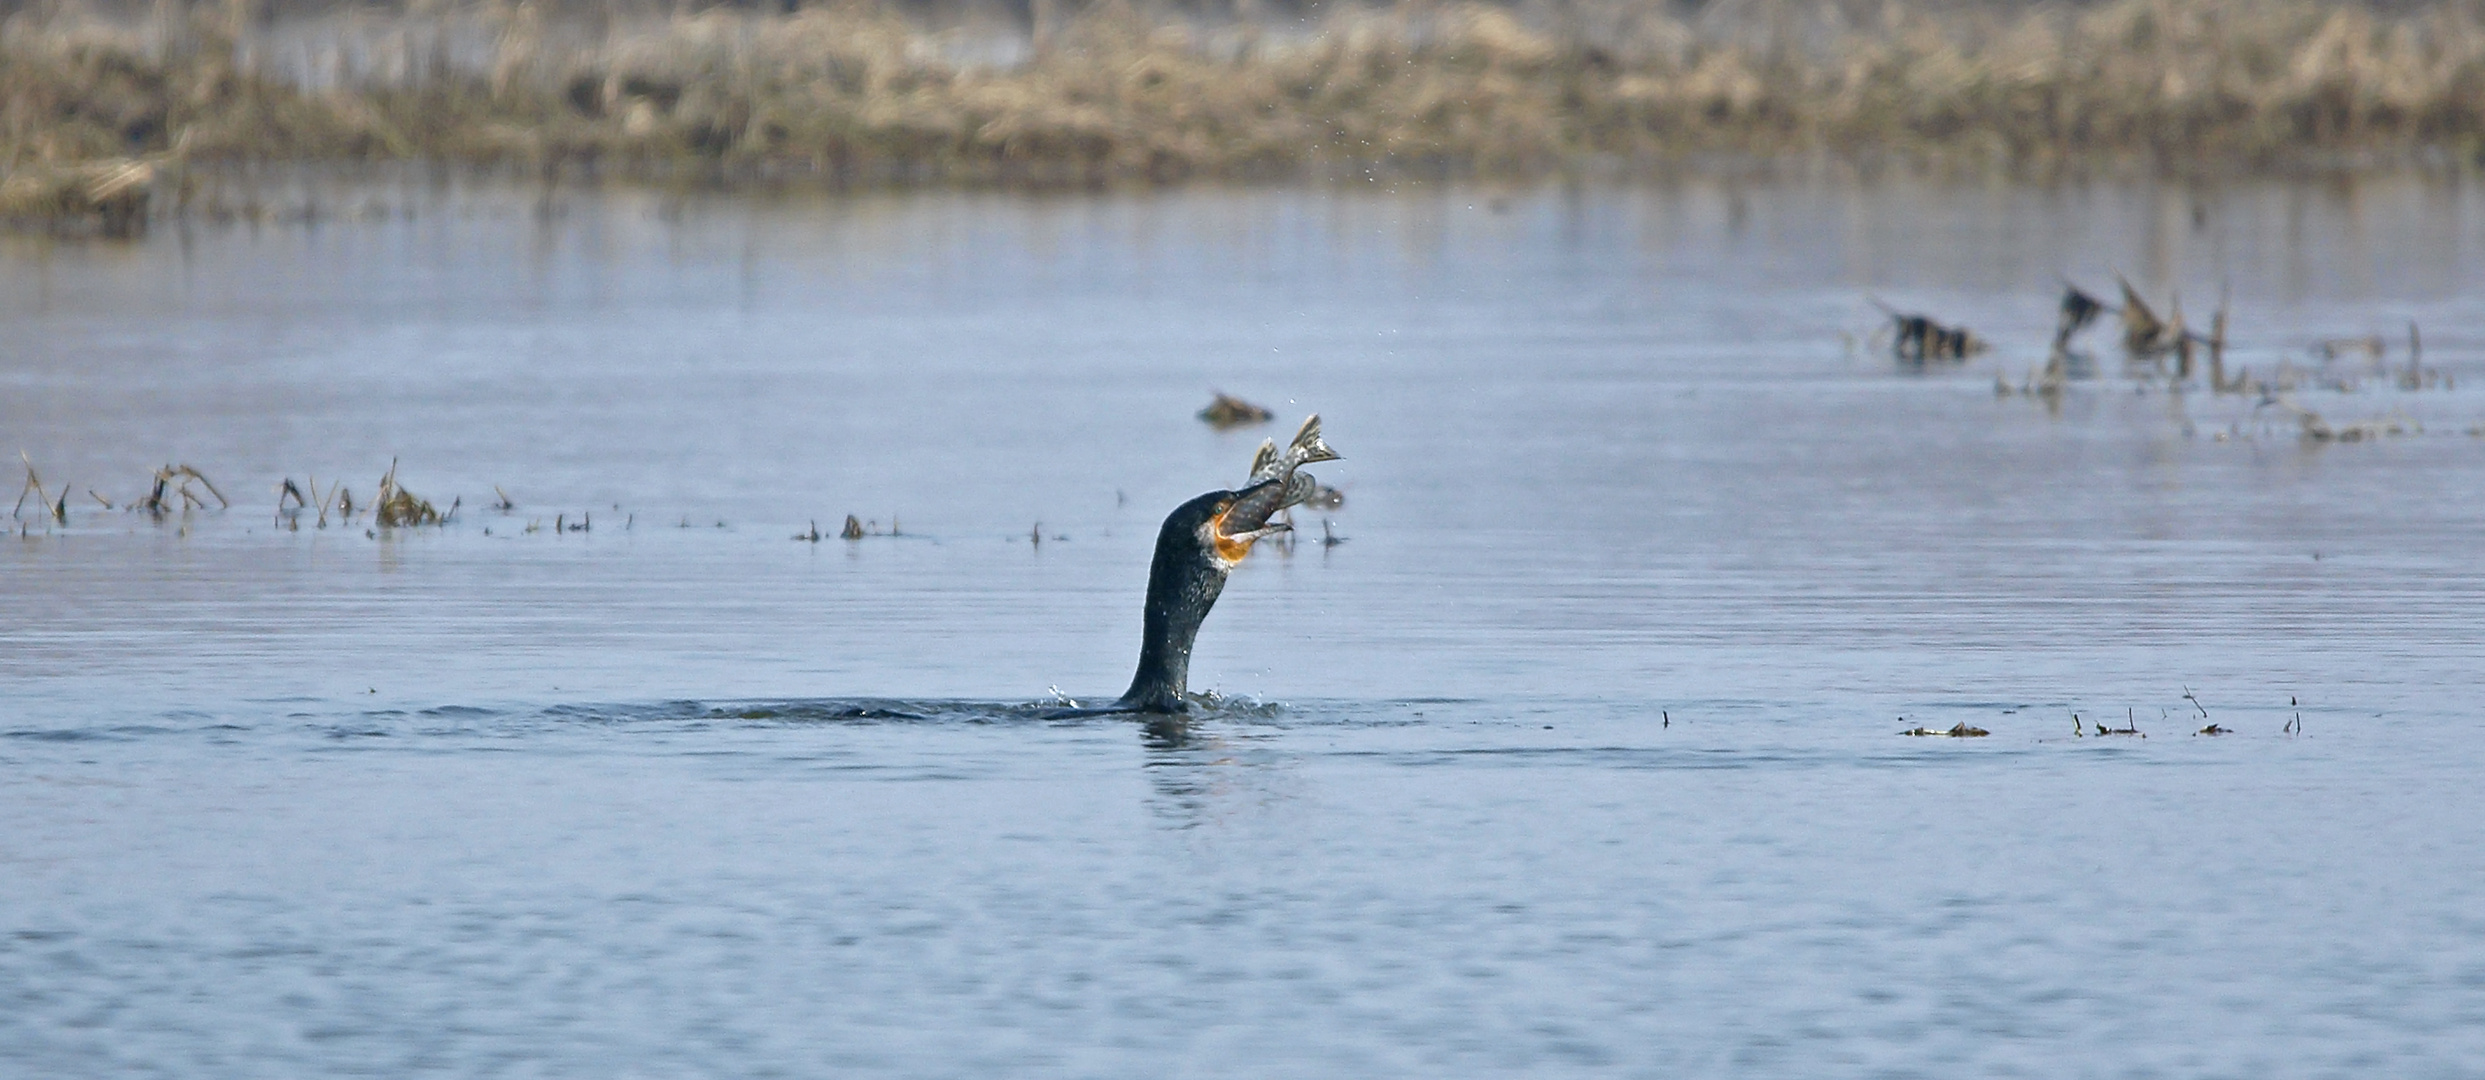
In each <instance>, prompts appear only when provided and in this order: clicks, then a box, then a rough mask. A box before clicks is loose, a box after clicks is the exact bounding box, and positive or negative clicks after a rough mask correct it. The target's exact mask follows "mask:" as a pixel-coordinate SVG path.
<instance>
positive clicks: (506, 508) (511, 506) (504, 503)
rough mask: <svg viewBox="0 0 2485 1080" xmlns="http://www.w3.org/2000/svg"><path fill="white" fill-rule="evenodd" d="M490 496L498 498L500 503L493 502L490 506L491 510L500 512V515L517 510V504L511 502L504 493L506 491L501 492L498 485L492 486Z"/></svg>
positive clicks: (506, 493) (507, 494)
mask: <svg viewBox="0 0 2485 1080" xmlns="http://www.w3.org/2000/svg"><path fill="white" fill-rule="evenodd" d="M492 494H494V495H498V496H500V501H499V502H495V503H493V504H492V509H494V510H498V511H500V512H501V513H504V514H506V513H508V512H510V511H512V510H515V509H517V508H518V504H517V503H516V502H514V501H512V500H511V499H510V498H509V493H508V492H506V491H502V490H501V489H500V485H499V484H494V485H492Z"/></svg>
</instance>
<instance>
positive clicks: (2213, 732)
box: [2192, 724, 2235, 735]
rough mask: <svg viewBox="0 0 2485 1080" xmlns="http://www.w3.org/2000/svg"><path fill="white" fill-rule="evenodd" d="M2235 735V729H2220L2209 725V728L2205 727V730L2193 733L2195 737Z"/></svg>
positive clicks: (2214, 725)
mask: <svg viewBox="0 0 2485 1080" xmlns="http://www.w3.org/2000/svg"><path fill="white" fill-rule="evenodd" d="M2234 733H2235V729H2233V728H2227V727H2219V726H2217V725H2216V724H2211V725H2209V726H2208V727H2205V728H2202V729H2200V730H2198V731H2195V732H2192V734H2194V735H2232V734H2234Z"/></svg>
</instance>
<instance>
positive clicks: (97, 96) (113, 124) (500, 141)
mask: <svg viewBox="0 0 2485 1080" xmlns="http://www.w3.org/2000/svg"><path fill="white" fill-rule="evenodd" d="M1039 8H1040V9H1042V6H1041V5H1039ZM425 10H427V11H428V12H429V13H428V14H423V15H413V14H402V15H386V16H377V15H373V16H357V15H343V16H338V17H337V18H335V19H332V20H330V22H329V23H326V24H321V25H320V26H314V27H310V28H309V30H308V31H307V32H306V31H305V30H304V28H303V27H300V26H295V27H291V28H287V27H283V26H281V25H277V24H271V23H269V22H268V21H267V20H265V19H263V18H260V17H259V16H257V15H256V14H254V9H253V8H252V7H251V6H250V4H249V3H247V2H244V0H236V2H233V3H226V4H217V5H208V6H196V7H190V8H186V9H180V8H173V7H159V8H158V9H157V12H158V13H157V15H156V16H155V17H154V18H152V19H149V20H146V21H143V22H141V23H139V24H136V25H132V24H128V23H116V22H113V21H110V20H106V19H102V18H99V17H94V16H89V15H82V14H79V13H78V12H77V10H76V9H75V8H71V7H54V8H50V9H47V11H48V13H46V14H33V13H25V14H20V15H18V16H15V17H13V18H11V19H9V20H8V21H7V22H6V23H5V24H4V25H0V169H4V170H5V171H6V179H5V180H0V213H15V214H19V215H26V214H38V215H40V214H50V215H59V214H78V213H87V212H90V211H91V210H92V208H91V207H87V206H86V205H85V203H86V202H91V201H92V200H87V199H86V196H85V194H84V193H85V191H86V190H87V189H89V188H92V187H94V186H95V181H94V177H95V175H97V174H98V171H99V170H101V169H105V168H108V167H112V166H113V165H115V164H119V163H136V164H140V165H144V166H147V167H149V168H150V169H163V170H168V171H167V173H166V175H168V176H170V175H177V169H178V166H179V165H181V164H183V163H189V162H201V161H237V160H239V161H279V160H281V161H310V160H315V161H359V160H404V159H433V160H442V161H450V162H465V163H475V164H483V165H493V166H503V167H507V166H517V167H524V168H543V169H548V170H549V169H561V170H572V169H584V170H593V171H597V172H601V173H607V174H617V175H637V176H665V177H698V178H708V179H719V180H733V179H737V178H748V177H815V178H818V179H820V180H821V181H823V182H827V183H834V184H853V185H889V184H897V185H907V184H953V185H1028V186H1040V185H1095V184H1112V183H1120V182H1144V183H1162V182H1173V181H1180V180H1184V179H1189V178H1203V177H1215V178H1276V177H1293V176H1303V175H1329V176H1339V175H1358V174H1361V173H1365V172H1374V173H1379V172H1387V173H1391V174H1400V175H1404V174H1420V175H1468V176H1471V175H1514V174H1528V173H1541V172H1545V171H1549V170H1558V169H1563V168H1568V167H1573V166H1576V165H1579V164H1581V163H1585V162H1597V163H1601V164H1603V165H1605V166H1608V167H1614V168H1619V169H1622V170H1626V171H1627V170H1630V169H1635V168H1659V167H1666V166H1667V165H1668V164H1669V163H1673V162H1679V161H1680V160H1682V159H1683V158H1685V157H1687V156H1692V155H1702V154H1730V155H1737V156H1752V157H1771V156H1779V155H1788V154H1823V153H1826V154H1831V155H1852V156H1880V157H1889V156H1896V157H1899V158H1918V159H1929V160H1941V161H1947V162H1953V163H1966V164H1968V165H1970V166H1973V167H1989V168H2003V169H2012V170H2021V171H2052V170H2058V169H2062V168H2070V167H2083V166H2085V165H2087V164H2089V163H2097V162H2115V163H2124V164H2134V163H2136V164H2139V165H2141V166H2144V167H2151V168H2160V169H2195V168H2272V167H2296V166H2306V165H2317V166H2325V167H2339V166H2342V165H2343V166H2347V167H2353V166H2355V165H2357V164H2360V163H2368V162H2381V161H2387V162H2391V163H2394V164H2395V163H2404V162H2407V161H2410V160H2414V161H2423V162H2432V163H2436V164H2439V165H2443V166H2446V167H2451V168H2460V169H2465V168H2473V167H2475V166H2476V165H2477V164H2478V162H2479V156H2480V154H2481V153H2485V0H2457V2H2449V0H2446V2H2442V3H2436V4H2431V5H2425V6H2420V7H2417V8H2414V9H2412V10H2394V11H2389V12H2382V11H2376V10H2371V9H2367V8H2364V7H2360V6H2354V5H2347V6H2341V5H2339V4H2335V3H2312V2H2308V0H2108V2H2106V3H2102V4H2096V5H2091V6H2082V7H2060V6H2045V5H2040V6H2033V7H2031V6H2026V5H2015V4H1996V5H1990V6H1988V5H1979V4H1973V3H1969V4H1964V5H1960V4H1950V5H1946V6H1943V7H1941V8H1939V9H1934V10H1919V9H1916V8H1911V7H1909V6H1907V5H1904V4H1861V3H1847V2H1842V0H1815V2H1798V0H1754V2H1748V3H1734V2H1730V0H1729V2H1721V3H1717V4H1712V5H1710V6H1709V7H1708V8H1707V9H1705V13H1704V14H1702V15H1700V16H1698V17H1696V18H1689V17H1677V16H1675V15H1671V14H1667V12H1668V11H1670V10H1671V9H1665V8H1651V7H1648V6H1646V5H1625V4H1613V5H1609V6H1606V7H1602V8H1599V7H1596V6H1595V5H1593V4H1589V5H1585V6H1580V5H1573V6H1568V7H1564V8H1561V9H1559V15H1558V17H1553V16H1545V17H1524V15H1525V13H1526V12H1530V11H1534V10H1536V9H1533V8H1521V9H1514V8H1506V7H1499V6H1491V5H1483V4H1474V3H1446V4H1433V3H1406V4H1400V5H1398V6H1395V7H1390V8H1385V9H1355V10H1349V11H1345V12H1342V13H1338V14H1335V15H1331V16H1327V17H1325V18H1323V19H1322V20H1321V21H1319V22H1318V23H1316V24H1313V23H1297V22H1292V21H1285V22H1274V23H1270V24H1267V25H1255V24H1251V23H1242V22H1220V23H1215V24H1210V23H1203V22H1201V21H1200V20H1198V19H1196V18H1189V17H1183V16H1178V15H1175V14H1171V13H1155V14H1151V13H1149V12H1148V11H1146V10H1143V9H1139V8H1134V7H1131V6H1128V5H1127V4H1123V3H1120V2H1118V0H1115V2H1109V3H1106V4H1103V5H1100V6H1095V7H1091V8H1087V9H1085V10H1084V11H1083V12H1082V13H1079V14H1075V15H1069V16H1064V17H1061V18H1058V19H1057V20H1055V22H1054V23H1052V24H1048V25H1046V26H1043V27H1039V28H1037V32H1032V33H1029V32H1027V31H1026V29H1025V28H1023V27H1010V28H1006V32H1002V33H1001V36H1000V37H999V38H997V39H996V38H994V37H993V35H994V34H995V33H996V31H994V30H993V28H992V27H989V26H983V27H976V26H961V27H948V28H934V27H926V26H924V25H920V24H918V23H917V22H914V21H910V20H909V19H908V18H906V17H904V16H902V15H899V14H892V13H890V12H889V10H888V9H882V8H877V7H870V6H860V5H857V6H840V7H829V8H814V9H810V10H802V11H798V12H795V13H793V14H760V13H754V12H752V11H748V10H728V9H720V10H711V11H707V12H703V13H699V14H692V15H682V16H676V17H648V18H641V19H622V18H610V19H604V20H600V21H599V22H598V23H597V24H586V23H581V22H578V21H575V20H566V19H563V18H556V17H554V16H552V15H548V14H546V13H545V10H544V9H541V8H538V7H536V6H535V5H534V4H532V3H517V4H510V3H501V2H495V3H491V4H485V5H480V6H472V7H458V8H431V9H425ZM323 34H324V35H325V38H324V43H323V37H322V35H323ZM1012 35H1015V36H1012ZM996 41H997V45H998V47H997V48H995V47H993V46H994V45H995V43H996ZM996 57H997V59H996ZM150 175H151V176H152V175H153V174H152V173H151V174H150ZM154 186H155V188H156V189H157V190H158V193H159V200H158V201H159V204H160V203H161V202H162V200H161V197H160V196H161V192H162V189H163V187H164V184H163V183H162V182H158V183H156V184H155V185H154Z"/></svg>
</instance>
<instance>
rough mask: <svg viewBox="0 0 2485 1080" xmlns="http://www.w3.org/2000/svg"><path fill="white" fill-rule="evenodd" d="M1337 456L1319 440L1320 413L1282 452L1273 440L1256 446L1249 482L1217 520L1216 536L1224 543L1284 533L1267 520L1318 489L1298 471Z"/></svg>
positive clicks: (1310, 419) (1308, 496) (1310, 475)
mask: <svg viewBox="0 0 2485 1080" xmlns="http://www.w3.org/2000/svg"><path fill="white" fill-rule="evenodd" d="M1339 458H1340V455H1339V454H1338V452H1337V451H1335V450H1331V449H1329V444H1328V443H1326V442H1324V441H1322V440H1321V438H1320V414H1319V413H1313V414H1312V415H1311V416H1310V417H1309V418H1307V419H1305V420H1304V421H1303V426H1302V427H1301V428H1300V429H1297V430H1296V431H1295V433H1294V441H1293V442H1291V443H1288V444H1287V445H1286V448H1285V450H1283V451H1282V452H1281V451H1279V450H1278V449H1277V443H1276V442H1275V441H1274V440H1264V441H1262V442H1261V443H1260V449H1259V452H1258V453H1255V454H1253V455H1252V456H1251V480H1250V482H1249V483H1248V484H1245V485H1244V486H1243V488H1242V490H1241V491H1239V492H1237V493H1236V498H1235V499H1234V504H1233V505H1232V506H1231V507H1229V508H1227V509H1226V511H1225V513H1224V514H1222V515H1220V516H1219V517H1218V519H1217V534H1218V536H1219V537H1220V538H1223V539H1226V540H1243V539H1244V538H1245V537H1246V536H1248V537H1249V539H1258V538H1259V537H1262V536H1266V535H1269V534H1271V533H1278V532H1284V531H1285V530H1286V529H1287V528H1288V527H1289V526H1286V525H1283V524H1280V525H1277V526H1274V527H1271V526H1270V525H1269V524H1268V519H1270V518H1272V517H1275V516H1277V513H1278V511H1281V510H1284V509H1285V508H1287V507H1289V506H1295V505H1299V504H1300V503H1302V502H1303V501H1304V500H1306V499H1309V498H1311V497H1312V493H1313V492H1316V491H1318V490H1320V481H1318V480H1315V479H1313V478H1312V474H1310V473H1307V472H1301V471H1298V470H1300V469H1301V468H1302V467H1303V466H1305V465H1309V464H1312V463H1313V462H1318V461H1337V460H1339Z"/></svg>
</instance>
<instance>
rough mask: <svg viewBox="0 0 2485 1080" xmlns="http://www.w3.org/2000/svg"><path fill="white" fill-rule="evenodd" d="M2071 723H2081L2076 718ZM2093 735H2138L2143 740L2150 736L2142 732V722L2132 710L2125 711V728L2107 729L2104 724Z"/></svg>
mask: <svg viewBox="0 0 2485 1080" xmlns="http://www.w3.org/2000/svg"><path fill="white" fill-rule="evenodd" d="M2071 722H2072V724H2073V725H2075V726H2076V725H2077V724H2078V723H2079V718H2078V717H2077V716H2074V717H2072V718H2071ZM2091 733H2092V734H2097V735H2138V736H2139V737H2141V738H2143V739H2145V738H2148V736H2147V735H2146V734H2144V733H2143V732H2141V730H2140V721H2139V720H2138V718H2137V717H2136V715H2135V714H2134V713H2133V712H2132V710H2129V709H2125V710H2123V726H2121V727H2107V726H2105V725H2104V724H2103V723H2099V724H2098V725H2097V726H2096V727H2095V729H2094V730H2093V731H2092V732H2091Z"/></svg>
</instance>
